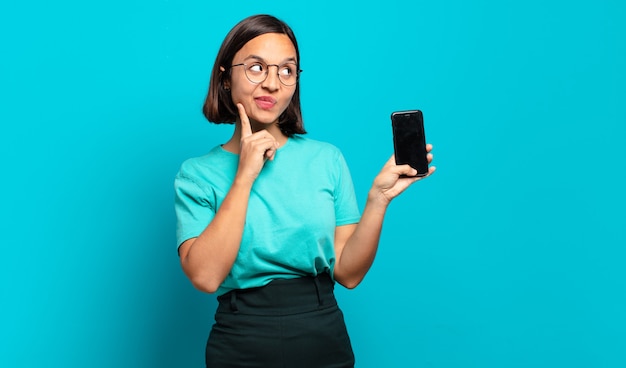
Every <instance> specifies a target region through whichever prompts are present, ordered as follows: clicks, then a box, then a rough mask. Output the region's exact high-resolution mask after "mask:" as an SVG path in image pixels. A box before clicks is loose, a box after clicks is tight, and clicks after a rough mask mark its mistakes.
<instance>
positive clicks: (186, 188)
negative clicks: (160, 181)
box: [174, 173, 215, 246]
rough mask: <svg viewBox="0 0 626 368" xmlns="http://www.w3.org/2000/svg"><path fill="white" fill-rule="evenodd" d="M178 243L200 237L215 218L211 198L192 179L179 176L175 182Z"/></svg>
mask: <svg viewBox="0 0 626 368" xmlns="http://www.w3.org/2000/svg"><path fill="white" fill-rule="evenodd" d="M174 191H175V196H176V197H175V201H174V209H175V211H176V243H177V245H178V246H180V245H181V244H182V243H183V242H185V240H188V239H191V238H195V237H197V236H199V235H200V234H201V233H202V232H203V231H204V229H205V228H206V227H207V225H208V224H209V223H210V222H211V220H213V217H215V205H214V203H212V201H211V196H210V195H209V193H207V191H206V190H204V189H203V188H202V187H201V186H200V185H198V184H197V183H196V182H195V181H194V180H193V179H192V178H191V177H187V176H185V175H183V174H180V173H179V174H178V175H177V176H176V178H175V180H174Z"/></svg>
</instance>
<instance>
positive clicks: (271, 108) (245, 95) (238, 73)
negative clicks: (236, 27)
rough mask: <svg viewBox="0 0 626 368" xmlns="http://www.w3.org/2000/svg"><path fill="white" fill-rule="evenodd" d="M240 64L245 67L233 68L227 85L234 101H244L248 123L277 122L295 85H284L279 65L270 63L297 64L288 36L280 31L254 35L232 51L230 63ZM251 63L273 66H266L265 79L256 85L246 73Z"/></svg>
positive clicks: (288, 101)
mask: <svg viewBox="0 0 626 368" xmlns="http://www.w3.org/2000/svg"><path fill="white" fill-rule="evenodd" d="M242 63H245V64H246V65H248V66H243V65H242V66H235V67H232V69H231V74H230V85H226V86H227V87H230V90H231V96H232V99H233V102H234V103H235V104H237V103H241V104H243V106H244V107H245V109H246V113H247V114H248V117H249V118H250V122H251V123H254V122H256V123H259V124H263V125H265V124H275V123H278V117H279V116H280V115H281V114H282V113H283V112H284V111H285V110H286V109H287V107H288V106H289V103H290V102H291V97H292V96H293V94H294V92H295V90H296V84H294V85H292V86H286V85H284V84H283V83H282V82H281V81H280V80H279V78H278V72H279V71H278V68H277V67H276V66H273V65H293V64H297V63H298V60H296V49H295V47H294V46H293V43H292V42H291V40H290V39H289V37H288V36H287V35H284V34H280V33H266V34H263V35H260V36H257V37H255V38H253V39H251V40H250V41H248V43H246V44H245V45H244V46H243V47H242V48H241V49H240V50H239V51H237V53H236V54H235V57H234V58H233V62H232V65H237V64H242ZM254 63H260V64H261V65H263V66H265V65H272V66H269V67H268V74H267V78H266V79H265V80H264V81H263V82H261V83H257V84H255V83H253V82H251V81H250V80H249V79H248V77H246V72H245V69H249V68H250V65H252V64H254ZM286 63H291V64H286ZM255 70H258V69H252V71H255ZM249 74H250V75H252V74H251V73H249ZM293 77H294V78H295V76H293Z"/></svg>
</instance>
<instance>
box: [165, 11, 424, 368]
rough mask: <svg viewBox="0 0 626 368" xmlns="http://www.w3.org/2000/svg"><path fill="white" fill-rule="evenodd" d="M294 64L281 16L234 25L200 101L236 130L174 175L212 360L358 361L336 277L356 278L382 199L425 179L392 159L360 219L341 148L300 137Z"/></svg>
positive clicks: (224, 363) (362, 270) (371, 245)
mask: <svg viewBox="0 0 626 368" xmlns="http://www.w3.org/2000/svg"><path fill="white" fill-rule="evenodd" d="M299 65H300V54H299V51H298V44H297V42H296V38H295V36H294V34H293V32H292V30H291V29H290V28H289V26H287V25H286V24H285V23H284V22H282V21H280V20H278V19H276V18H275V17H272V16H268V15H257V16H252V17H249V18H246V19H244V20H243V21H241V22H240V23H239V24H237V25H236V26H235V27H234V28H233V29H232V30H231V31H230V33H228V35H227V36H226V38H225V40H224V42H223V43H222V46H221V48H220V50H219V53H218V55H217V58H216V60H215V64H214V66H213V72H212V74H211V82H210V86H209V93H208V96H207V99H206V102H205V104H204V113H205V115H206V117H207V119H208V120H209V121H211V122H214V123H230V124H233V123H234V124H235V129H234V132H233V135H232V137H231V138H230V140H229V141H227V142H226V143H224V144H222V145H219V146H216V147H214V148H213V149H212V150H211V151H210V152H209V153H208V154H206V155H205V156H202V157H197V158H192V159H189V160H187V161H185V162H184V163H183V164H182V166H181V168H180V172H179V173H178V175H177V176H176V179H175V190H176V203H175V208H176V214H177V219H178V222H177V238H178V244H179V255H180V261H181V264H182V267H183V270H184V272H185V274H186V275H187V276H188V277H189V279H190V280H191V282H192V283H193V285H194V286H195V287H196V288H198V289H199V290H201V291H205V292H208V293H216V294H217V295H218V301H219V306H218V308H217V312H216V314H215V321H216V323H215V324H214V325H213V328H212V330H211V332H210V335H209V339H208V342H207V348H206V362H207V366H208V367H244V366H245V367H265V368H267V367H299V368H302V367H316V368H319V367H352V366H353V365H354V355H353V352H352V348H351V345H350V339H349V337H348V334H347V331H346V326H345V323H344V320H343V315H342V312H341V310H340V309H339V308H338V306H337V302H336V300H335V297H334V294H333V289H334V284H335V282H338V283H339V284H341V285H343V286H345V287H347V288H354V287H356V286H357V285H358V284H359V283H360V282H361V280H362V279H363V277H364V276H365V274H366V272H367V271H368V270H369V268H370V266H371V264H372V262H373V260H374V256H375V254H376V249H377V247H378V241H379V238H380V231H381V227H382V223H383V218H384V215H385V211H386V209H387V206H388V205H389V202H390V201H391V200H392V199H393V198H395V197H396V196H397V195H399V194H400V193H402V192H403V191H404V190H405V189H406V188H407V187H408V186H409V185H411V184H412V183H414V182H416V181H417V180H420V178H418V177H411V178H406V177H401V175H408V176H414V175H416V173H417V172H416V170H414V169H413V168H411V167H409V166H408V165H396V164H395V161H394V159H393V156H392V157H391V158H390V159H389V161H388V162H387V163H386V164H385V165H384V167H383V168H382V170H381V171H380V173H379V174H378V175H377V176H376V178H375V180H374V183H373V185H372V187H371V189H370V191H369V194H368V197H367V202H366V205H365V208H364V210H363V213H362V215H361V214H360V212H359V210H358V208H357V202H356V199H355V195H354V188H353V184H352V179H351V177H350V173H349V171H348V168H347V166H346V162H345V160H344V158H343V156H342V155H341V153H340V152H339V150H338V149H337V148H335V147H334V146H332V145H330V144H328V143H323V142H318V141H314V140H311V139H307V138H304V137H303V136H302V135H303V134H305V133H306V132H305V130H304V126H303V123H302V117H301V112H300V94H299V73H300V69H299ZM430 149H431V146H430V145H429V146H428V150H429V151H430ZM430 159H432V155H430V154H429V160H430ZM433 171H434V168H431V169H430V173H432V172H433Z"/></svg>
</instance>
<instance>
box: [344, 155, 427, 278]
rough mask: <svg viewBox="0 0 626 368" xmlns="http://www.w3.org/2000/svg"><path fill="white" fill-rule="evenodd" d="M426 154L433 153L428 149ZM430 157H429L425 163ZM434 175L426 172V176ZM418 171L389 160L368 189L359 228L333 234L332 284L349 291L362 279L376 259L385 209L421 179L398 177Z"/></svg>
mask: <svg viewBox="0 0 626 368" xmlns="http://www.w3.org/2000/svg"><path fill="white" fill-rule="evenodd" d="M427 150H428V152H430V151H431V150H432V146H431V145H427ZM430 161H432V154H430V153H429V154H428V162H430ZM434 171H435V167H431V168H430V169H429V173H428V175H427V176H429V175H431V174H432V173H433V172H434ZM416 174H417V171H416V170H415V169H413V168H411V167H410V166H408V165H396V162H395V158H394V157H393V156H392V157H391V158H390V159H389V161H387V163H386V164H385V166H384V167H383V168H382V170H381V171H380V173H379V174H378V176H376V179H374V184H373V185H372V188H371V189H370V191H369V193H368V196H367V202H366V204H365V209H364V210H363V214H362V216H361V221H360V222H359V223H358V224H353V225H344V226H337V228H336V230H335V257H336V262H335V271H334V275H335V280H337V282H339V283H340V284H341V285H343V286H345V287H347V288H349V289H352V288H354V287H356V286H357V285H358V284H359V283H360V282H361V281H362V280H363V278H364V277H365V274H366V273H367V271H368V270H369V269H370V267H371V265H372V263H373V262H374V257H375V256H376V251H377V249H378V242H379V240H380V233H381V230H382V227H383V220H384V218H385V213H386V212H387V207H388V206H389V203H390V202H391V200H392V199H394V198H395V197H397V196H398V195H400V193H402V192H403V191H404V190H405V189H406V188H408V187H409V186H410V185H411V184H413V183H415V182H416V181H418V180H421V179H423V178H424V177H409V178H404V177H400V176H401V175H416Z"/></svg>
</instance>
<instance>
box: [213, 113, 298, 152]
mask: <svg viewBox="0 0 626 368" xmlns="http://www.w3.org/2000/svg"><path fill="white" fill-rule="evenodd" d="M251 127H252V133H253V134H254V133H256V132H258V131H261V130H265V131H267V132H268V133H270V134H271V135H272V136H273V137H274V139H276V141H278V144H279V147H282V146H284V145H285V143H287V138H288V137H287V136H286V135H285V134H284V133H283V132H282V131H281V130H280V128H279V127H278V124H270V125H264V126H262V127H259V125H257V124H254V123H252V124H251ZM222 148H223V149H225V150H226V151H228V152H232V153H236V154H239V151H240V148H241V124H240V123H239V121H237V122H236V123H235V131H234V132H233V135H232V137H230V139H229V140H228V142H226V143H224V144H223V145H222Z"/></svg>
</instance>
